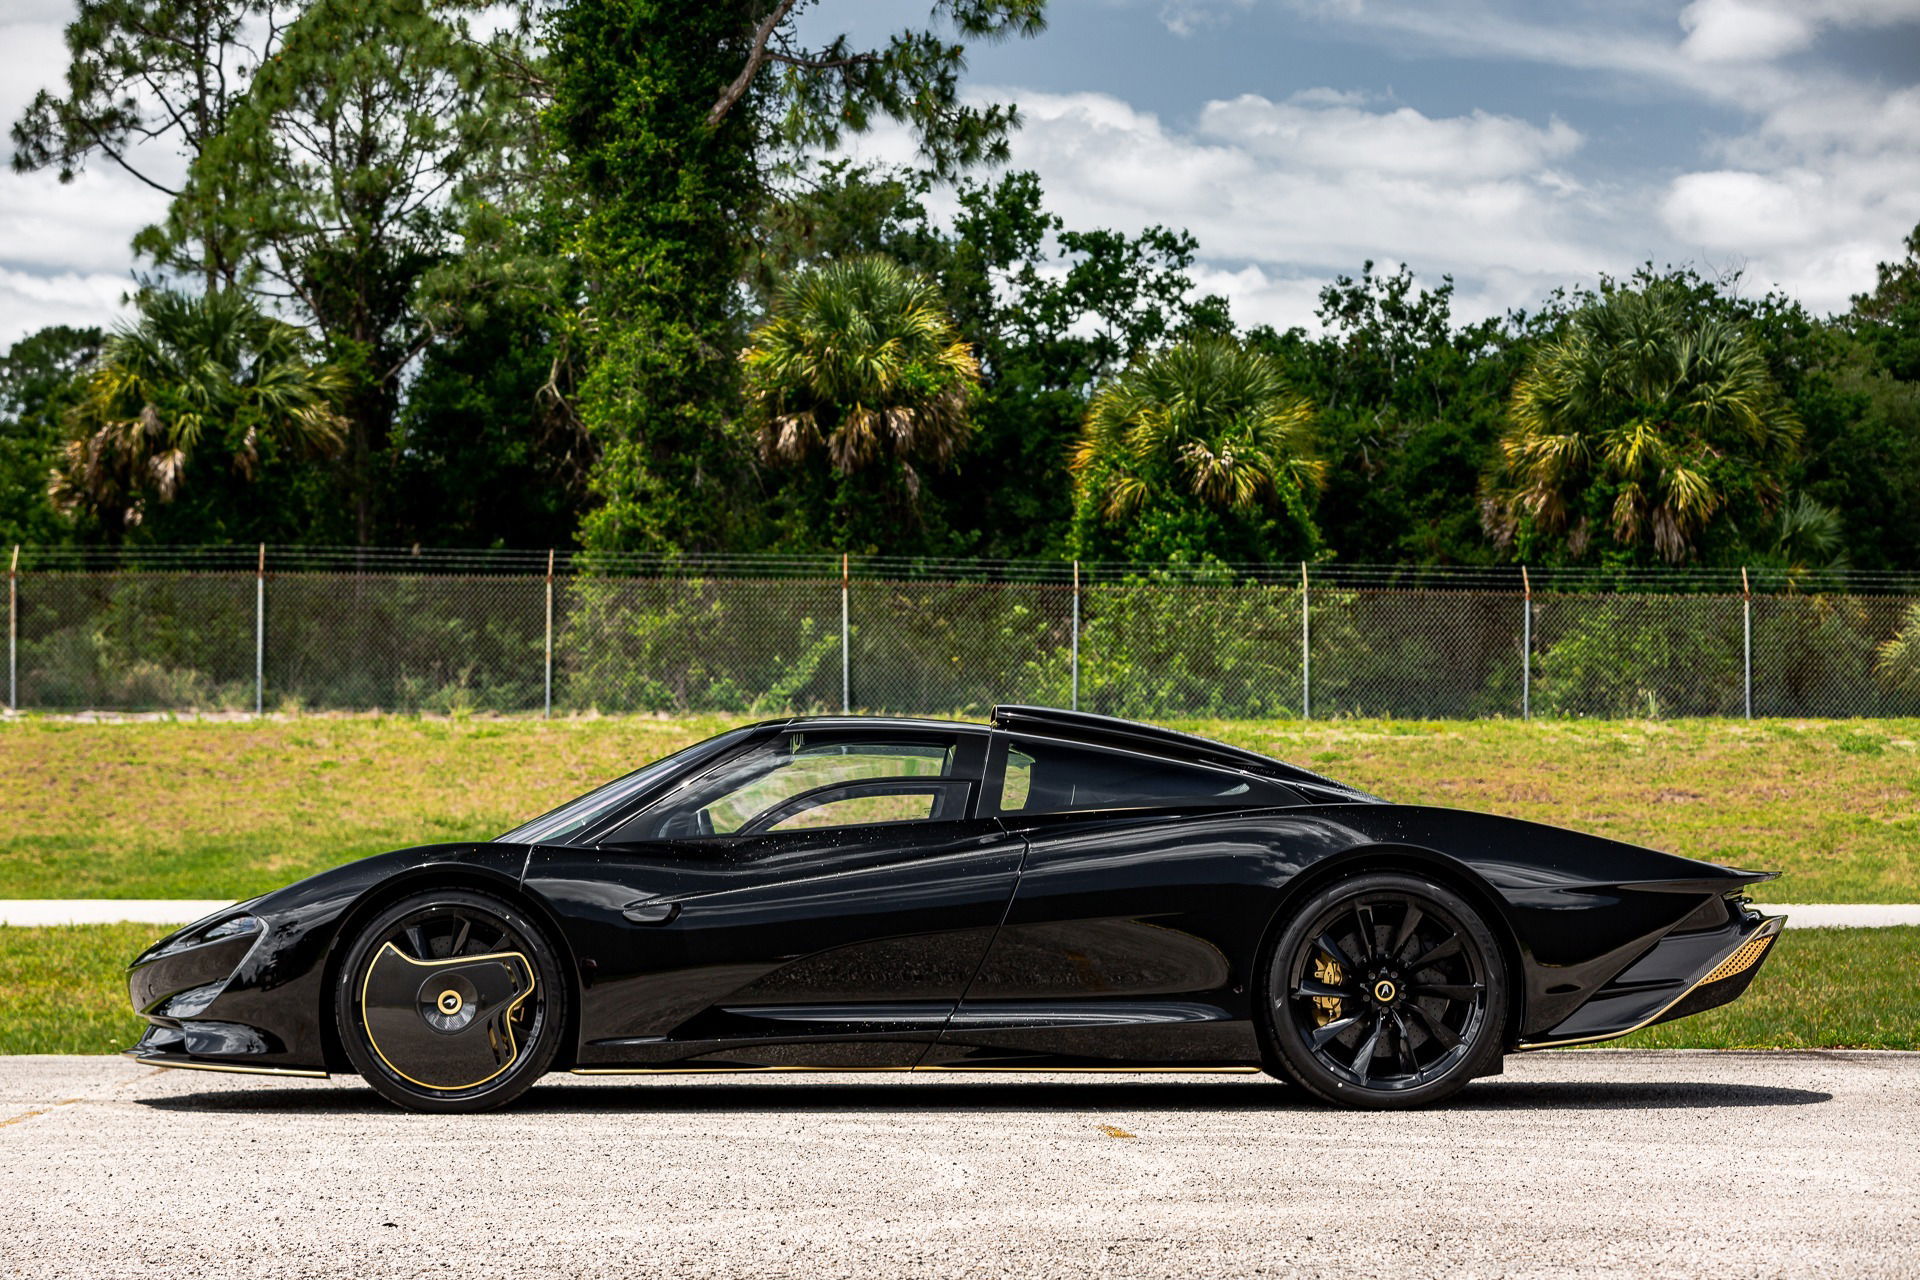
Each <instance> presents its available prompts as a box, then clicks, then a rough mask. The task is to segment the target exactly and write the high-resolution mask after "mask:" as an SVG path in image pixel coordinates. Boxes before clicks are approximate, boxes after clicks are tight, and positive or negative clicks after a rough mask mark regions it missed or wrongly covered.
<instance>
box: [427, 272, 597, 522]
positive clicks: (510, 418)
mask: <svg viewBox="0 0 1920 1280" xmlns="http://www.w3.org/2000/svg"><path fill="white" fill-rule="evenodd" d="M546 302H547V299H546V298H545V296H544V294H543V292H542V291H533V292H530V293H526V294H510V295H506V296H503V297H500V298H498V299H496V300H495V302H494V303H493V305H491V306H489V307H487V308H486V309H485V310H484V312H482V313H481V314H478V315H476V316H474V317H472V318H471V319H469V320H468V321H467V322H465V323H463V324H462V325H461V327H460V329H459V331H458V332H456V333H454V334H452V335H451V336H450V337H448V338H447V339H446V340H444V341H442V342H438V343H435V344H434V345H433V346H432V347H430V348H428V350H427V352H426V354H425V355H424V356H423V357H422V359H421V362H420V370H419V373H418V374H417V376H415V378H414V379H413V381H412V382H411V383H410V384H409V385H408V387H407V394H406V400H405V402H404V403H403V404H402V405H401V408H400V416H399V420H398V424H397V425H398V431H399V439H400V449H399V461H398V463H397V465H396V468H395V476H394V484H395V493H396V498H397V501H396V502H395V504H394V507H395V510H394V515H393V520H392V525H391V527H392V528H393V529H394V531H395V533H396V535H397V536H398V538H399V539H400V540H401V541H403V542H407V543H419V544H422V545H426V546H446V547H567V546H571V545H572V544H573V537H574V532H575V530H576V528H577V527H578V525H579V522H580V510H581V508H582V507H583V506H584V505H585V503H586V501H587V489H586V477H587V472H588V469H589V468H590V467H591V465H592V462H593V442H592V441H591V440H590V439H588V438H587V435H586V433H585V431H583V430H582V429H581V425H580V420H579V416H578V415H577V414H576V413H575V412H574V408H573V397H574V382H575V379H576V378H577V377H578V373H579V370H578V362H577V359H576V356H577V350H578V348H577V345H576V343H577V335H576V334H575V332H574V322H573V318H572V317H571V316H569V315H567V314H565V313H562V312H557V311H555V310H554V309H552V308H550V307H549V306H548V305H546Z"/></svg>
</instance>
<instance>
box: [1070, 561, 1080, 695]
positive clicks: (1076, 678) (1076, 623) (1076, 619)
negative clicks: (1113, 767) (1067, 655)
mask: <svg viewBox="0 0 1920 1280" xmlns="http://www.w3.org/2000/svg"><path fill="white" fill-rule="evenodd" d="M1072 705H1073V709H1074V710H1075V711H1078V710H1079V709H1080V562H1079V561H1078V560H1075V561H1074V562H1073V704H1072Z"/></svg>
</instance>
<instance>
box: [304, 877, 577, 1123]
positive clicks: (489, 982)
mask: <svg viewBox="0 0 1920 1280" xmlns="http://www.w3.org/2000/svg"><path fill="white" fill-rule="evenodd" d="M566 1001H567V987H566V983H565V980H564V978H563V977H562V975H561V972H560V968H559V965H558V963H557V961H556V958H555V952H554V948H553V946H552V944H551V943H550V942H549V941H548V940H547V938H546V935H545V934H544V933H543V931H542V930H541V929H540V928H539V926H538V925H536V924H535V923H534V922H533V921H532V920H531V919H529V918H528V917H527V915H526V913H525V912H523V911H521V910H520V909H519V908H517V907H515V906H514V905H512V904H511V903H509V902H506V901H505V900H503V899H501V898H496V897H494V896H493V895H492V894H487V893H479V892H475V891H473V890H467V889H446V890H439V891H431V892H424V893H416V894H412V895H410V896H408V897H406V898H403V899H401V900H400V901H398V902H395V903H393V904H392V905H391V906H389V907H387V908H386V909H385V910H383V911H381V912H380V914H379V915H377V916H375V917H374V918H373V919H372V920H371V921H369V922H368V923H367V925H366V926H365V927H364V928H363V929H361V930H360V932H359V933H358V934H356V935H355V937H354V939H353V941H352V942H351V943H350V944H349V946H348V950H347V955H346V960H345V962H344V963H343V964H342V965H341V967H340V976H339V980H338V983H337V985H336V989H335V1008H334V1012H335V1018H336V1019H337V1024H338V1026H339V1029H340V1040H341V1043H342V1045H343V1046H344V1047H345V1049H346V1051H347V1056H348V1058H350V1059H351V1060H352V1062H353V1065H354V1068H355V1069H356V1070H358V1071H359V1072H360V1074H361V1075H362V1076H363V1077H365V1079H366V1081H367V1083H368V1084H370V1085H372V1086H373V1087H374V1088H375V1089H377V1090H378V1091H379V1092H380V1094H381V1096H383V1097H385V1098H386V1099H387V1100H388V1101H390V1102H394V1103H397V1104H398V1105H400V1106H402V1107H406V1108H408V1109H410V1110H414V1111H455V1112H471V1111H487V1110H490V1109H492V1108H494V1107H499V1106H504V1105H505V1104H506V1103H508V1102H511V1101H513V1099H515V1098H517V1097H519V1096H520V1095H521V1094H522V1093H524V1092H526V1090H527V1089H528V1087H530V1086H531V1085H532V1084H533V1082H534V1081H535V1080H537V1079H539V1078H540V1077H541V1076H542V1075H543V1074H545V1073H546V1070H547V1068H548V1067H549V1066H551V1065H552V1063H553V1059H554V1054H555V1053H556V1052H557V1051H558V1049H559V1036H560V1028H562V1027H564V1026H565V1025H566V1021H567V1019H566Z"/></svg>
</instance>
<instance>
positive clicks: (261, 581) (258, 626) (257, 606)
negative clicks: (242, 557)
mask: <svg viewBox="0 0 1920 1280" xmlns="http://www.w3.org/2000/svg"><path fill="white" fill-rule="evenodd" d="M266 707H267V544H266V543H264V542H263V543H261V544H260V561H259V564H258V566H257V567H256V568H255V569H254V572H253V714H254V715H255V716H261V715H264V714H265V713H266Z"/></svg>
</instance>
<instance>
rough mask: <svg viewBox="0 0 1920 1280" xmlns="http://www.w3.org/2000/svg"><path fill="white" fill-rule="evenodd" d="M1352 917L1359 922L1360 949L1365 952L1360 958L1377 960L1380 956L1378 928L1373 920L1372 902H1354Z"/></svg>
mask: <svg viewBox="0 0 1920 1280" xmlns="http://www.w3.org/2000/svg"><path fill="white" fill-rule="evenodd" d="M1353 918H1354V919H1355V920H1357V921H1359V922H1360V949H1361V950H1362V951H1363V952H1365V953H1366V954H1364V955H1362V956H1361V957H1360V959H1361V960H1363V961H1371V960H1378V959H1379V958H1380V941H1379V939H1380V930H1379V928H1378V927H1377V926H1376V925H1375V924H1374V921H1373V906H1372V904H1371V903H1366V902H1360V903H1355V904H1354V908H1353Z"/></svg>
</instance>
